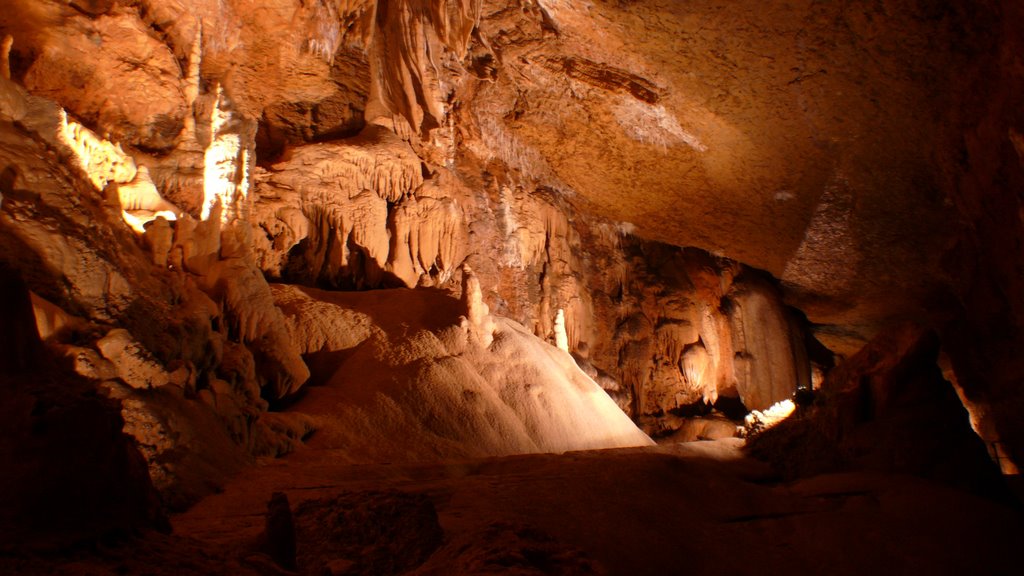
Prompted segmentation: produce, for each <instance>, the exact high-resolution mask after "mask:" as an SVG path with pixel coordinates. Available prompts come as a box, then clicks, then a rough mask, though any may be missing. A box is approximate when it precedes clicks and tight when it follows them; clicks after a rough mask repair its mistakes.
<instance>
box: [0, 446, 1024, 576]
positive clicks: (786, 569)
mask: <svg viewBox="0 0 1024 576" xmlns="http://www.w3.org/2000/svg"><path fill="white" fill-rule="evenodd" d="M741 446H742V441H740V440H737V439H730V440H720V441H715V442H693V443H687V444H674V445H667V446H656V447H650V448H635V449H619V450H605V451H591V452H575V453H567V454H562V455H552V454H537V455H522V456H511V457H503V458H494V459H486V460H474V461H465V462H453V463H444V464H429V465H424V464H416V465H406V464H387V463H383V464H373V465H353V464H349V463H344V462H341V463H339V462H337V461H336V460H334V459H333V458H332V452H331V451H330V450H315V449H308V448H304V449H302V450H300V451H298V452H296V453H294V454H292V455H290V456H289V457H287V458H282V459H278V460H267V461H263V462H261V463H260V464H259V465H257V466H253V467H251V468H249V469H247V470H245V471H243V472H242V473H241V474H240V475H239V476H237V477H236V478H234V479H233V480H232V481H230V483H229V484H228V485H227V486H226V487H225V489H224V490H223V491H222V492H221V493H219V494H216V495H213V496H210V497H208V498H206V499H205V500H203V501H201V502H200V503H199V504H197V505H196V506H194V507H193V508H192V509H190V510H189V511H187V512H185V513H183V514H180V515H178V516H176V517H174V518H173V519H172V523H173V526H174V533H173V535H160V534H151V535H148V536H146V537H144V538H142V539H141V540H138V541H134V542H132V543H131V544H120V545H112V546H110V547H107V548H100V549H97V550H90V551H89V552H88V553H81V554H78V555H72V556H71V557H68V558H65V559H63V560H61V562H60V564H59V565H58V566H54V565H53V561H55V560H54V559H50V561H48V562H43V561H41V560H39V559H38V558H37V559H35V560H28V559H21V560H20V561H18V562H15V561H13V560H10V559H8V561H7V562H0V568H3V567H4V566H3V564H7V569H8V570H7V571H17V572H23V573H29V572H39V573H43V572H49V573H65V574H106V573H119V574H126V573H127V574H172V573H173V574H192V573H194V574H283V573H294V572H285V571H281V570H280V569H278V568H277V566H276V565H274V564H273V562H272V561H271V560H270V557H269V556H268V555H267V554H265V553H264V552H262V551H261V550H265V549H266V547H265V546H264V545H262V544H261V534H262V532H263V530H264V526H265V513H266V510H267V502H268V500H269V499H270V496H271V494H272V493H273V492H277V491H281V492H284V493H285V494H287V496H288V498H289V501H290V503H291V507H292V509H293V510H296V509H299V508H301V507H302V505H303V502H308V501H313V500H316V499H323V498H327V497H333V496H336V495H339V494H345V493H348V494H352V493H358V494H356V495H355V498H357V499H358V498H362V497H364V496H366V494H369V493H370V492H373V493H377V494H380V493H385V494H386V493H398V492H400V493H419V494H425V495H426V496H427V497H428V498H429V499H430V500H431V501H432V503H433V505H434V507H435V509H436V510H437V516H438V519H439V522H440V525H441V527H442V528H443V530H444V542H445V544H444V545H442V546H441V547H440V548H439V549H437V551H436V552H435V553H433V557H431V558H430V560H429V561H428V562H427V563H426V564H424V565H422V566H420V568H419V571H418V572H416V573H417V574H446V573H447V574H459V573H474V574H590V573H597V574H602V573H604V574H622V575H626V574H629V575H636V574H684V573H685V574H744V573H752V572H761V573H767V574H781V573H787V574H872V573H873V574H918V573H920V574H1002V573H1006V574H1010V573H1018V572H1016V570H1015V563H1016V560H1017V559H1018V558H1019V554H1020V552H1019V550H1018V548H1017V547H1018V546H1019V545H1020V543H1021V542H1024V539H1022V538H1021V536H1022V535H1024V522H1022V519H1021V516H1020V514H1019V513H1017V512H1014V511H1012V510H1010V509H1008V508H1006V507H1003V506H1001V505H999V504H996V503H993V502H990V501H988V500H984V499H981V498H977V497H974V496H972V495H969V494H965V493H962V492H958V491H954V490H951V489H948V488H945V487H943V486H939V485H936V484H933V483H930V482H927V481H924V480H920V479H917V478H913V477H906V476H892V475H876V474H868V473H849V474H835V475H827V476H819V477H815V478H810V479H806V480H801V481H798V482H793V483H780V482H777V481H775V480H774V479H773V477H772V475H771V473H770V471H769V470H768V469H767V468H766V467H765V466H764V465H763V464H761V463H760V462H757V461H753V460H750V459H748V458H746V457H744V456H743V455H742V452H741ZM367 497H368V496H367ZM323 529H324V530H325V531H329V530H330V529H331V527H330V526H324V527H323ZM303 545H304V544H303V541H302V538H301V534H300V538H299V542H298V548H299V555H300V561H299V567H298V568H299V571H298V573H303V574H323V573H325V572H324V568H323V566H324V564H322V563H321V564H320V565H318V566H314V565H311V564H307V565H303V559H302V558H303V556H302V552H303ZM538 550H539V551H540V552H538ZM531 551H533V552H534V553H533V554H531ZM322 560H324V558H323V557H321V558H319V559H318V561H322ZM339 562H340V563H339ZM339 562H335V563H334V564H332V566H333V567H334V568H336V569H338V571H336V572H334V573H346V572H345V571H344V568H346V567H351V564H350V563H348V562H345V561H343V560H339ZM339 567H340V568H339ZM327 573H330V572H327ZM363 573H372V571H371V572H363Z"/></svg>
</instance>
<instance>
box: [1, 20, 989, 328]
mask: <svg viewBox="0 0 1024 576" xmlns="http://www.w3.org/2000/svg"><path fill="white" fill-rule="evenodd" d="M982 18H984V16H983V15H977V16H974V15H972V14H970V13H969V11H968V9H967V8H965V7H964V6H958V5H957V4H956V3H954V4H948V3H942V2H926V1H918V2H909V1H908V2H874V1H855V2H841V3H834V2H824V3H823V2H812V1H809V0H807V1H799V0H798V1H789V2H774V1H773V2H760V1H758V2H754V1H744V2H730V3H721V2H713V1H703V0H698V1H692V2H677V1H666V0H638V1H601V0H598V1H594V2H590V1H586V0H540V1H534V0H522V1H516V2H501V1H492V0H486V1H483V2H479V1H471V0H465V1H455V0H452V1H449V2H440V1H430V0H403V1H400V2H380V3H379V5H378V4H377V3H374V2H367V1H360V0H344V1H335V0H331V1H325V0H316V1H314V0H219V1H213V0H172V1H165V2H157V1H151V0H139V1H135V2H129V1H117V0H76V1H73V2H40V3H24V2H23V3H16V5H15V6H14V7H12V10H10V11H8V14H7V15H6V16H3V17H0V19H3V22H2V23H3V24H4V27H5V28H9V29H17V30H18V33H17V34H15V36H16V37H15V41H14V46H13V52H12V56H11V61H12V68H14V74H15V76H16V77H19V78H21V80H22V81H23V82H24V83H25V85H26V86H27V87H28V88H29V90H30V91H32V92H33V93H35V94H37V95H41V96H44V97H47V98H51V99H53V100H56V101H57V102H59V103H60V104H62V105H63V106H64V107H65V108H67V109H68V110H69V111H71V112H73V113H74V114H76V115H77V117H79V118H81V119H83V121H84V122H85V123H86V124H87V125H90V126H92V127H93V128H95V129H96V130H97V132H99V133H102V134H106V135H109V136H110V137H111V138H113V139H115V140H117V141H120V142H121V143H123V144H125V145H127V146H132V147H134V149H135V150H136V151H137V153H138V154H143V155H144V154H153V155H156V156H159V155H160V154H162V153H164V152H166V151H167V150H168V149H169V147H170V146H172V145H173V141H174V136H175V135H176V134H177V133H178V131H180V129H181V125H182V122H184V118H185V117H186V116H187V113H186V109H187V107H188V87H187V86H186V84H187V83H186V82H185V78H186V77H187V76H188V66H189V61H190V54H191V53H193V52H196V51H198V52H199V53H201V54H202V65H201V70H200V73H201V78H202V85H201V86H200V88H199V89H200V90H201V91H202V92H211V91H212V90H213V87H214V86H222V87H223V89H224V91H225V93H226V94H228V95H229V96H230V97H231V100H232V106H233V107H234V110H235V111H236V112H237V113H238V114H240V115H244V116H245V117H247V118H251V119H254V120H256V121H257V122H258V124H259V130H258V132H257V135H256V143H257V152H258V154H259V155H260V156H259V157H258V158H257V162H260V163H261V164H262V165H270V164H272V163H273V162H275V161H277V160H280V159H281V158H286V157H287V154H288V147H289V146H292V145H296V144H302V143H307V142H313V141H326V140H331V139H337V138H343V137H349V136H354V135H355V134H357V133H358V132H359V131H360V130H361V129H362V128H363V126H364V125H365V124H366V123H367V122H373V121H375V120H377V119H379V118H381V117H387V116H390V117H392V118H394V117H402V118H404V119H405V124H406V131H407V132H413V133H416V134H418V138H417V137H413V138H412V140H413V141H414V143H413V144H414V147H415V148H416V150H417V152H418V154H419V155H420V157H421V158H422V159H423V160H424V163H425V172H429V171H430V170H433V169H435V168H440V167H447V168H450V169H452V170H454V171H455V172H457V173H459V174H461V175H462V176H463V178H464V179H465V180H466V181H467V182H476V181H479V179H480V178H481V175H482V174H485V173H486V174H492V173H497V172H502V171H503V172H505V173H507V174H513V175H514V176H515V177H516V178H517V179H519V180H520V181H530V182H532V183H533V184H535V185H538V186H542V187H545V188H548V189H550V190H552V191H554V192H555V193H557V194H559V195H560V196H561V197H562V198H564V199H565V200H566V201H567V202H569V203H570V204H571V205H573V206H574V207H575V209H576V211H577V213H578V214H580V215H582V216H584V217H594V218H597V219H602V220H606V221H609V222H612V223H616V224H618V225H619V226H620V227H621V229H622V230H624V231H630V232H632V233H634V234H636V235H638V236H639V237H642V238H645V239H648V240H655V241H659V242H664V243H668V244H672V245H677V246H695V247H699V248H703V249H705V250H708V251H709V252H711V253H713V254H715V255H718V256H724V257H728V258H732V259H735V260H738V261H742V262H744V263H747V264H749V265H751V266H754V267H757V268H761V269H764V270H766V271H768V272H770V273H771V274H772V275H774V276H775V277H776V278H778V279H780V280H781V282H782V284H783V286H784V287H785V288H786V289H787V298H788V300H789V301H790V302H791V303H792V304H794V305H796V306H798V307H800V308H801V309H803V310H804V311H805V312H806V313H807V314H808V315H809V317H810V318H811V319H812V321H814V322H817V323H819V324H825V325H837V326H839V325H841V326H844V327H845V328H843V329H852V330H853V331H857V330H859V329H860V328H865V327H867V328H865V331H867V332H870V326H872V325H874V324H876V323H877V322H879V321H881V320H882V319H885V318H890V317H892V316H898V315H909V316H914V315H918V314H920V313H921V312H923V311H924V308H926V307H927V305H928V303H929V302H932V301H934V299H935V298H939V297H941V290H940V289H939V287H940V286H941V285H942V284H943V283H944V282H945V279H944V273H943V270H942V267H941V264H942V262H941V258H942V255H943V254H944V253H945V252H946V251H947V250H948V249H949V247H950V246H949V245H950V244H951V242H952V241H951V237H952V236H953V235H952V234H951V233H950V231H951V230H954V229H955V227H956V226H957V225H958V223H957V221H956V218H955V216H954V212H953V210H952V207H951V203H950V200H949V199H948V197H947V196H948V188H949V182H948V181H949V175H948V173H949V170H948V169H947V168H946V167H945V163H947V162H948V161H949V157H948V156H949V154H947V153H946V147H945V143H946V142H947V141H948V140H949V138H950V132H949V130H948V129H947V127H946V126H944V125H943V124H942V123H941V122H940V118H942V117H943V114H946V113H947V112H948V110H949V108H950V107H951V106H954V105H955V104H956V102H955V101H954V99H953V96H952V94H953V92H954V91H952V90H951V87H952V86H953V85H954V84H955V83H956V82H957V81H958V79H959V77H960V76H959V75H960V74H961V73H962V71H963V69H964V68H965V67H966V66H968V64H969V62H970V61H971V58H972V54H974V53H976V52H979V51H982V50H984V49H985V41H984V39H983V38H979V36H978V34H977V33H975V32H974V28H975V27H976V25H977V24H978V21H980V20H981V19H982ZM197 39H198V40H197ZM200 100H201V99H200ZM197 108H198V109H201V108H202V107H201V102H198V103H197ZM393 126H397V124H393ZM399 131H400V132H401V130H399ZM496 161H500V166H498V165H496ZM851 327H852V328H851ZM858 327H859V328H858Z"/></svg>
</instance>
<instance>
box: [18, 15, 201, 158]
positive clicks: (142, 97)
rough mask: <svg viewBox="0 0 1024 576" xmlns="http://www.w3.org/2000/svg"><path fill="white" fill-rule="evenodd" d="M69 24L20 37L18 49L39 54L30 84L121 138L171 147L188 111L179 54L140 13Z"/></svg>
mask: <svg viewBox="0 0 1024 576" xmlns="http://www.w3.org/2000/svg"><path fill="white" fill-rule="evenodd" d="M64 22H65V24H64V25H63V26H59V27H56V28H52V29H48V30H46V31H45V33H43V34H39V35H37V36H31V35H30V36H25V37H19V42H18V48H19V49H21V50H27V49H31V50H33V51H35V53H36V54H38V55H39V57H38V58H37V59H36V60H35V61H34V62H33V63H32V66H31V67H29V69H28V70H27V71H26V72H25V75H24V82H25V86H26V87H27V88H28V89H29V90H31V91H33V93H35V94H38V95H41V96H44V97H46V98H51V99H53V100H55V101H57V102H59V103H60V104H61V105H62V106H64V107H65V108H67V109H69V110H71V111H73V112H74V114H75V115H76V116H78V117H79V118H84V119H86V121H87V122H88V123H89V124H91V125H93V126H97V127H99V128H100V130H101V132H103V133H106V134H110V135H111V137H113V139H115V140H117V141H123V142H125V143H130V144H134V145H141V146H144V147H146V148H150V149H161V148H168V147H169V146H170V145H171V144H172V143H173V142H174V139H175V138H176V137H177V136H178V133H179V132H180V131H181V128H182V119H183V117H184V116H185V114H186V110H185V102H184V98H183V95H182V92H181V89H180V87H179V82H180V80H181V68H180V67H179V66H178V63H177V62H176V61H175V59H174V54H173V53H172V52H171V51H170V50H169V49H168V48H167V46H166V45H165V44H163V43H162V42H160V41H159V40H157V39H156V38H154V37H152V36H150V35H149V34H148V33H147V31H146V30H147V24H146V23H145V22H143V21H142V20H141V19H140V18H139V17H138V16H137V15H135V14H130V13H123V12H122V13H118V14H111V15H103V16H100V17H98V18H95V19H68V20H65V21H64ZM26 42H30V43H29V44H28V45H27V46H21V44H25V43H26Z"/></svg>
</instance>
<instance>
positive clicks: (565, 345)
mask: <svg viewBox="0 0 1024 576" xmlns="http://www.w3.org/2000/svg"><path fill="white" fill-rule="evenodd" d="M555 347H557V348H558V349H559V350H564V351H566V352H568V351H569V336H567V335H566V333H565V312H564V311H563V310H562V309H561V308H559V309H558V313H557V314H555Z"/></svg>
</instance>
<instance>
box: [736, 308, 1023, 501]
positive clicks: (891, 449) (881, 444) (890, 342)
mask: <svg viewBox="0 0 1024 576" xmlns="http://www.w3.org/2000/svg"><path fill="white" fill-rule="evenodd" d="M938 343H939V341H938V338H937V336H936V334H935V333H934V332H932V331H929V330H926V329H922V328H921V327H919V326H916V325H913V324H904V325H902V326H899V327H897V328H895V329H893V330H890V331H888V332H885V333H883V334H880V335H879V336H877V337H876V338H875V339H874V340H873V341H872V342H871V343H870V344H868V345H867V346H865V347H864V349H863V350H861V351H860V352H859V353H857V355H855V356H854V357H852V358H850V359H849V360H848V361H847V362H846V363H844V364H842V365H840V366H839V367H837V368H836V369H834V370H833V371H832V372H831V373H830V374H829V376H828V377H827V378H826V380H825V382H824V383H823V385H822V389H821V392H820V394H819V395H820V396H821V397H820V398H818V399H816V401H815V402H814V405H813V406H812V407H810V408H809V409H804V410H803V411H802V413H801V412H798V413H797V414H796V416H799V417H797V418H793V417H791V418H789V419H788V420H786V421H784V422H781V423H779V424H777V425H775V426H774V427H772V428H770V429H769V430H767V431H766V432H764V433H763V434H761V435H759V436H756V437H755V438H754V440H752V441H751V443H750V447H751V450H752V452H753V454H755V455H757V456H759V457H762V458H765V459H768V460H769V461H771V462H772V463H773V464H774V465H775V466H776V467H777V468H778V469H779V470H780V471H781V472H783V473H784V474H786V475H787V476H790V477H792V476H805V475H812V474H820V473H823V472H826V471H834V470H844V469H869V470H883V471H887V472H899V473H909V474H916V475H920V476H924V477H928V478H931V479H933V480H938V481H941V482H945V483H948V484H952V485H954V486H958V487H960V488H963V489H967V490H972V491H975V492H979V493H984V494H987V495H989V496H994V497H1001V496H1002V493H1001V490H1002V489H1003V488H1002V485H1001V483H1000V481H999V479H998V470H997V468H996V467H995V465H994V464H993V462H992V461H991V460H990V459H989V457H988V453H987V451H986V449H985V446H984V444H983V443H982V442H981V440H980V439H979V438H978V437H977V435H975V434H974V432H973V431H972V430H971V428H970V420H969V418H968V415H967V411H966V410H965V409H964V407H963V405H962V404H961V403H960V401H959V399H958V398H957V395H956V392H955V391H954V390H953V387H952V385H951V384H950V383H949V382H947V381H946V380H944V379H943V377H942V373H941V371H940V370H939V368H938V366H937V364H936V359H937V357H938Z"/></svg>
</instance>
